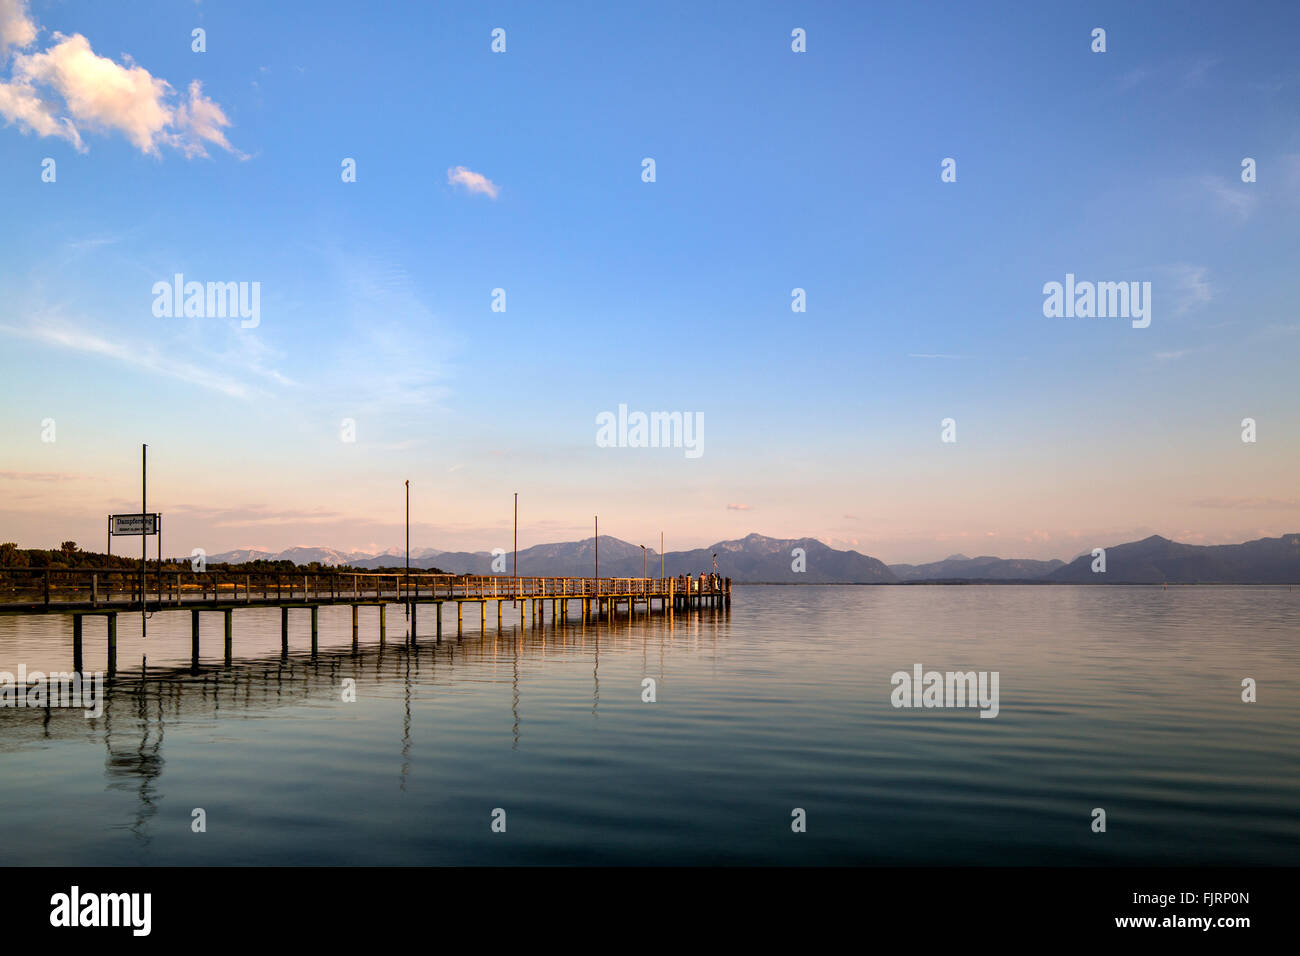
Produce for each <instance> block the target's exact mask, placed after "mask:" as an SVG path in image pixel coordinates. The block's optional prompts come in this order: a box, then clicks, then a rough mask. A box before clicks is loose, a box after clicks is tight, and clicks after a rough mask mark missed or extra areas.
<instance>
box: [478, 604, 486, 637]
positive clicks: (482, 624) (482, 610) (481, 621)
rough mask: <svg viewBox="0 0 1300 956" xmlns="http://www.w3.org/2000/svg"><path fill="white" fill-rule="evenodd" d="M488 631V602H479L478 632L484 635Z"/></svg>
mask: <svg viewBox="0 0 1300 956" xmlns="http://www.w3.org/2000/svg"><path fill="white" fill-rule="evenodd" d="M486 631H487V601H479V602H478V632H479V633H480V634H483V633H485V632H486Z"/></svg>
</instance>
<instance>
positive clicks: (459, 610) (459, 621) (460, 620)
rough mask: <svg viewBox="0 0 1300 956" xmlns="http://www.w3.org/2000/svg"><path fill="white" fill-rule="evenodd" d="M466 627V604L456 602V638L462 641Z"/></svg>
mask: <svg viewBox="0 0 1300 956" xmlns="http://www.w3.org/2000/svg"><path fill="white" fill-rule="evenodd" d="M464 627H465V602H464V601H457V602H456V638H457V640H459V639H460V635H461V633H462V630H463V629H464Z"/></svg>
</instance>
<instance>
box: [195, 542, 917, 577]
mask: <svg viewBox="0 0 1300 956" xmlns="http://www.w3.org/2000/svg"><path fill="white" fill-rule="evenodd" d="M795 548H802V549H803V550H804V558H803V562H804V565H805V567H806V570H805V571H803V572H795V571H793V570H792V566H793V564H794V562H795V560H796V559H795V556H794V555H793V554H792V552H793V551H794V549H795ZM714 553H716V554H717V555H718V571H719V573H721V574H722V575H724V576H726V577H730V578H731V579H732V580H733V581H736V582H740V583H755V582H763V583H773V582H781V581H784V582H789V583H792V584H827V583H835V584H889V583H895V582H896V581H897V578H895V577H894V575H893V574H892V573H891V572H890V570H889V568H887V567H886V566H885V565H884V563H883V562H881V561H879V560H877V559H876V558H872V557H868V556H867V555H864V554H859V553H858V552H856V551H837V550H835V549H834V548H831V547H828V546H827V545H824V544H822V543H821V542H820V541H818V540H816V539H815V538H790V539H784V538H768V537H764V536H763V535H760V534H751V535H749V536H748V537H746V538H741V539H738V540H736V541H720V542H718V543H717V544H715V545H712V546H710V547H708V548H697V549H695V550H693V551H670V552H668V554H667V555H665V559H664V572H665V573H666V574H669V575H678V574H690V575H697V574H699V573H700V572H701V571H711V570H712V569H713V557H712V556H713V554H714ZM254 560H267V561H277V560H289V561H295V562H297V563H299V564H307V563H310V562H312V561H318V562H320V563H321V564H322V565H329V566H339V565H347V566H350V567H354V568H367V569H374V568H380V567H387V568H391V567H400V566H402V565H403V564H405V561H406V558H405V553H404V552H400V551H397V550H396V549H390V550H389V551H388V552H385V553H383V554H379V555H372V554H365V553H361V552H343V551H336V550H334V549H332V548H289V549H288V550H286V551H281V552H279V553H276V554H272V553H269V552H265V551H248V550H243V551H227V552H225V553H224V554H211V555H208V561H209V563H212V564H217V563H220V562H223V561H227V562H231V563H240V562H244V561H254ZM492 561H493V555H492V554H491V553H490V552H487V551H438V550H436V549H434V548H422V549H418V550H417V549H415V548H412V549H411V567H413V568H429V567H434V566H437V567H438V568H441V569H443V570H445V571H449V572H452V573H454V574H492V573H493V569H492ZM501 566H502V567H504V568H505V573H507V574H510V573H513V570H514V564H513V556H512V555H511V554H510V553H509V552H507V553H506V555H505V556H504V564H502V565H501ZM595 567H596V547H595V539H594V538H584V539H583V540H581V541H567V542H558V543H555V544H538V545H534V546H533V547H531V548H524V549H523V550H522V551H520V552H519V573H520V574H521V575H544V576H548V577H590V576H591V575H592V574H594V573H595ZM643 567H644V568H645V570H646V571H647V572H648V573H649V574H650V575H652V576H657V575H658V574H659V567H660V562H659V552H658V550H657V549H654V548H646V554H645V560H644V563H643V561H642V554H641V547H640V546H639V545H636V544H630V543H629V542H627V541H622V540H620V539H619V538H615V537H611V536H610V535H604V534H603V535H601V536H600V576H601V577H616V578H630V577H640V576H641V572H642V568H643Z"/></svg>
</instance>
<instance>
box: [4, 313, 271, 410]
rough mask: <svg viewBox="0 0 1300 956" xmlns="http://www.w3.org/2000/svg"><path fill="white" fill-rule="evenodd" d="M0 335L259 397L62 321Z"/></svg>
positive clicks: (144, 348) (145, 348) (151, 350)
mask: <svg viewBox="0 0 1300 956" xmlns="http://www.w3.org/2000/svg"><path fill="white" fill-rule="evenodd" d="M0 333H3V334H5V335H13V336H17V337H19V338H23V339H27V340H29V341H33V342H39V343H41V344H42V345H48V346H53V347H55V348H63V349H70V350H72V351H75V352H83V353H85V354H88V355H99V356H103V357H105V358H109V359H112V360H114V361H117V362H121V363H123V364H125V365H129V366H132V367H134V368H138V369H141V370H143V371H147V372H152V373H154V374H157V375H165V376H167V377H169V378H175V379H180V380H181V381H183V382H188V383H189V384H191V385H197V386H199V387H201V388H208V389H212V390H213V391H217V392H221V393H223V394H225V395H229V396H231V397H233V398H252V397H254V396H256V395H258V394H259V390H258V389H255V388H252V387H250V386H248V385H246V384H245V383H243V382H240V381H238V380H236V379H233V378H229V377H227V376H224V375H221V374H219V373H217V372H213V371H212V370H210V369H207V368H203V367H202V366H199V365H195V364H192V363H189V362H184V361H179V360H177V359H174V358H172V357H170V356H167V355H165V354H164V353H163V352H161V351H160V350H158V349H157V348H155V347H153V346H151V345H145V344H142V343H138V342H132V343H128V342H125V341H109V340H108V339H106V338H103V337H102V336H99V335H96V334H95V333H94V332H90V331H87V330H85V329H81V328H77V327H76V326H73V325H71V324H67V323H63V322H53V321H49V320H45V321H38V322H36V323H33V324H32V325H30V326H27V327H25V328H24V327H18V326H12V325H4V324H0Z"/></svg>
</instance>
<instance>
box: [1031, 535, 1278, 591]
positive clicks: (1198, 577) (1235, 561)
mask: <svg viewBox="0 0 1300 956" xmlns="http://www.w3.org/2000/svg"><path fill="white" fill-rule="evenodd" d="M1092 563H1093V557H1092V555H1091V554H1085V555H1081V556H1079V557H1077V558H1075V559H1074V560H1073V561H1071V562H1070V563H1069V564H1067V565H1065V566H1064V567H1061V568H1057V569H1056V570H1055V571H1053V572H1051V573H1050V574H1048V575H1047V576H1046V578H1045V579H1046V580H1048V581H1054V582H1059V583H1066V584H1164V583H1169V584H1297V583H1300V534H1285V535H1282V537H1280V538H1260V539H1258V540H1256V541H1246V542H1243V543H1242V544H1216V545H1199V544H1179V543H1178V542H1177V541H1170V540H1169V539H1168V538H1162V537H1161V536H1160V535H1158V534H1153V535H1152V536H1151V537H1149V538H1143V539H1142V540H1141V541H1133V542H1130V543H1129V544H1118V545H1115V546H1113V547H1108V548H1106V573H1105V574H1100V573H1093V571H1092Z"/></svg>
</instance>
